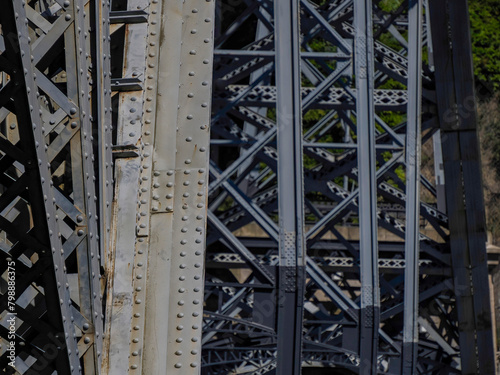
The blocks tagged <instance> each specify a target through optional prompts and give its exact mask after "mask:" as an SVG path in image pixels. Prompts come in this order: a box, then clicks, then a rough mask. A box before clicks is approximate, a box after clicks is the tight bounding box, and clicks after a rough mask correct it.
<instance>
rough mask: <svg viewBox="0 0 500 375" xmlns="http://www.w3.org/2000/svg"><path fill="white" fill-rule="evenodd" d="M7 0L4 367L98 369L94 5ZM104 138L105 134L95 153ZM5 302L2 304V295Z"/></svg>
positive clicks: (70, 371)
mask: <svg viewBox="0 0 500 375" xmlns="http://www.w3.org/2000/svg"><path fill="white" fill-rule="evenodd" d="M3 6H4V10H2V15H1V18H2V19H1V25H2V51H1V59H2V109H1V112H2V115H1V116H2V117H1V119H2V123H3V124H4V126H3V128H2V129H4V131H3V132H2V136H1V137H2V164H3V168H2V210H3V213H2V218H1V220H2V237H3V241H2V242H3V246H2V252H1V254H2V255H1V256H2V258H3V260H6V259H10V260H12V261H13V262H14V263H15V272H16V287H15V288H16V298H17V300H16V304H15V306H14V311H15V312H16V314H17V315H16V328H17V329H16V340H15V342H16V348H17V356H16V359H15V366H14V367H12V366H7V361H6V354H5V353H3V355H2V367H3V368H5V371H6V373H15V371H17V372H16V373H21V374H30V373H37V374H51V373H53V372H54V371H57V373H60V374H63V373H64V374H78V373H81V371H85V372H86V373H96V372H99V369H100V363H101V355H102V345H103V344H102V343H103V341H102V340H103V322H102V318H103V312H102V302H101V301H102V300H101V298H102V292H101V282H100V275H101V268H100V261H99V259H100V258H101V255H102V254H101V253H100V249H99V241H98V239H99V229H98V226H99V223H98V216H100V212H99V210H98V209H97V207H99V202H98V198H97V194H96V178H95V175H94V151H93V142H92V139H93V134H94V133H93V126H94V125H101V124H102V123H101V118H100V117H99V115H97V113H96V109H95V108H94V106H93V104H95V103H96V102H98V101H101V98H102V94H103V91H102V90H100V88H96V89H95V91H94V96H93V97H92V100H91V92H92V91H93V90H94V88H95V86H94V82H93V78H94V77H95V67H93V66H92V61H91V56H93V55H94V54H95V49H94V48H95V41H94V40H93V38H95V37H97V36H96V34H94V33H92V34H91V33H90V28H91V26H92V27H93V26H94V25H95V24H96V21H97V20H98V17H100V15H98V14H96V13H95V10H100V8H101V5H100V4H97V3H95V2H84V1H72V2H69V1H65V2H62V1H61V2H60V3H56V2H53V3H51V4H48V3H47V2H37V1H33V2H30V3H26V2H24V1H23V2H20V1H19V2H18V1H14V2H6V3H5V4H4V5H3ZM93 7H94V8H93ZM102 102H103V103H106V100H105V99H103V100H102ZM108 109H109V108H108ZM93 116H95V117H93ZM108 125H109V123H108ZM7 129H8V130H7ZM103 134H104V132H103ZM97 139H99V140H101V134H99V135H96V141H97ZM110 146H111V145H110V144H109V143H108V144H103V148H102V152H110ZM98 154H99V152H96V155H98ZM106 175H107V176H108V179H109V176H110V170H109V168H108V172H107V173H106ZM103 178H104V173H103ZM99 180H100V178H99ZM107 191H108V193H109V192H110V187H109V186H108V189H107ZM99 195H100V196H102V195H101V194H99ZM103 207H104V205H103V206H102V210H104V208H103ZM108 216H109V215H108ZM3 267H5V268H3ZM2 268H3V270H2V273H3V272H4V270H5V269H6V268H7V262H2ZM9 305H10V304H9ZM2 306H3V307H2V312H5V311H6V309H7V307H8V305H7V294H4V295H3V296H2ZM2 317H3V319H4V321H5V319H6V318H7V316H5V314H2ZM2 329H4V327H2ZM2 337H7V336H6V335H5V336H4V334H2ZM3 345H5V341H4V342H3V344H2V346H3ZM14 368H15V369H14Z"/></svg>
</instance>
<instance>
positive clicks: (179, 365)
mask: <svg viewBox="0 0 500 375" xmlns="http://www.w3.org/2000/svg"><path fill="white" fill-rule="evenodd" d="M174 367H175V368H181V367H182V363H176V364H175V365H174Z"/></svg>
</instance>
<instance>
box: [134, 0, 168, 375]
mask: <svg viewBox="0 0 500 375" xmlns="http://www.w3.org/2000/svg"><path fill="white" fill-rule="evenodd" d="M148 10H149V16H148V28H147V33H148V35H147V38H146V59H145V71H144V81H143V85H144V90H143V92H142V95H143V100H142V103H141V104H142V108H141V111H142V118H141V120H142V121H141V129H140V142H141V156H140V157H141V166H140V170H141V173H140V181H139V186H140V187H139V201H138V206H137V209H138V211H137V212H138V216H137V229H136V234H137V236H138V238H137V242H136V254H135V257H134V275H135V277H134V280H133V288H134V305H133V307H132V314H133V317H132V330H131V337H130V338H131V342H130V347H129V348H130V349H129V372H132V373H135V374H140V373H141V372H142V354H143V352H142V350H143V348H144V328H145V325H144V317H145V308H146V306H145V303H143V301H145V300H146V283H147V280H146V278H145V277H142V276H143V275H146V274H147V260H148V250H149V241H148V237H147V236H148V235H149V223H150V206H151V197H152V192H151V186H152V184H151V180H152V178H153V176H152V169H153V168H152V167H153V160H152V159H153V145H152V143H153V142H152V136H151V131H152V126H154V119H155V118H154V115H155V107H154V105H155V95H156V78H155V77H156V76H157V55H158V44H159V43H158V42H159V35H158V34H159V21H160V16H161V4H159V2H158V0H152V1H151V2H150V4H149V6H148ZM141 73H142V72H141Z"/></svg>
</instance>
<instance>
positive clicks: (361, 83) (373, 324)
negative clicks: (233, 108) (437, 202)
mask: <svg viewBox="0 0 500 375" xmlns="http://www.w3.org/2000/svg"><path fill="white" fill-rule="evenodd" d="M354 28H355V33H354V37H355V40H354V47H355V54H354V63H355V71H356V89H357V92H356V124H357V135H358V169H359V173H358V185H359V231H360V233H359V236H360V244H359V246H360V275H361V320H360V341H359V342H360V372H361V373H373V374H375V373H376V371H377V355H378V329H379V322H380V311H379V310H380V297H379V293H380V291H379V276H378V239H377V225H378V224H377V180H376V176H375V173H376V168H375V107H374V103H373V96H374V95H373V93H374V66H373V64H374V62H373V59H374V53H373V37H372V33H373V30H372V2H371V1H370V0H364V1H355V2H354Z"/></svg>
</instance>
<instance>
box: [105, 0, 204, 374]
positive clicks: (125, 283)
mask: <svg viewBox="0 0 500 375" xmlns="http://www.w3.org/2000/svg"><path fill="white" fill-rule="evenodd" d="M128 6H129V7H131V8H130V11H131V12H132V11H136V9H137V7H139V8H140V9H141V10H147V12H148V20H147V23H142V24H131V25H126V26H125V27H127V32H126V33H125V35H126V44H125V56H126V58H125V59H124V61H125V67H124V73H123V74H124V77H127V78H130V76H131V77H136V78H137V79H138V80H139V81H140V84H141V85H142V88H143V89H142V90H138V91H131V92H123V93H121V94H120V103H119V119H118V129H117V132H118V135H117V139H118V142H119V145H117V150H128V151H127V152H123V151H120V152H117V155H120V156H121V157H120V159H118V160H117V162H116V168H117V184H116V191H117V212H116V216H115V223H114V225H115V228H116V231H117V233H116V235H117V238H116V248H115V254H114V262H112V268H111V272H112V273H113V274H114V279H113V280H112V283H111V284H110V287H111V289H112V293H110V294H111V295H110V296H111V301H109V302H108V311H111V320H110V339H109V340H110V344H109V348H110V349H109V350H110V355H109V364H108V368H109V369H108V371H109V374H110V375H111V374H117V375H118V374H124V373H127V372H128V373H130V374H142V373H144V374H148V375H149V374H151V375H164V374H175V373H179V374H197V373H199V371H200V362H201V360H200V355H201V350H200V349H201V348H200V346H201V326H202V317H203V272H204V268H203V267H204V249H205V231H206V214H205V213H206V189H207V185H208V151H209V122H210V121H209V118H210V112H209V109H210V98H211V74H212V50H213V37H212V35H213V15H214V2H213V1H210V0H207V1H203V2H199V1H195V0H186V1H183V2H172V1H166V0H164V1H158V0H151V1H149V0H134V1H133V2H132V1H129V3H128ZM113 263H114V264H113Z"/></svg>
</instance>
